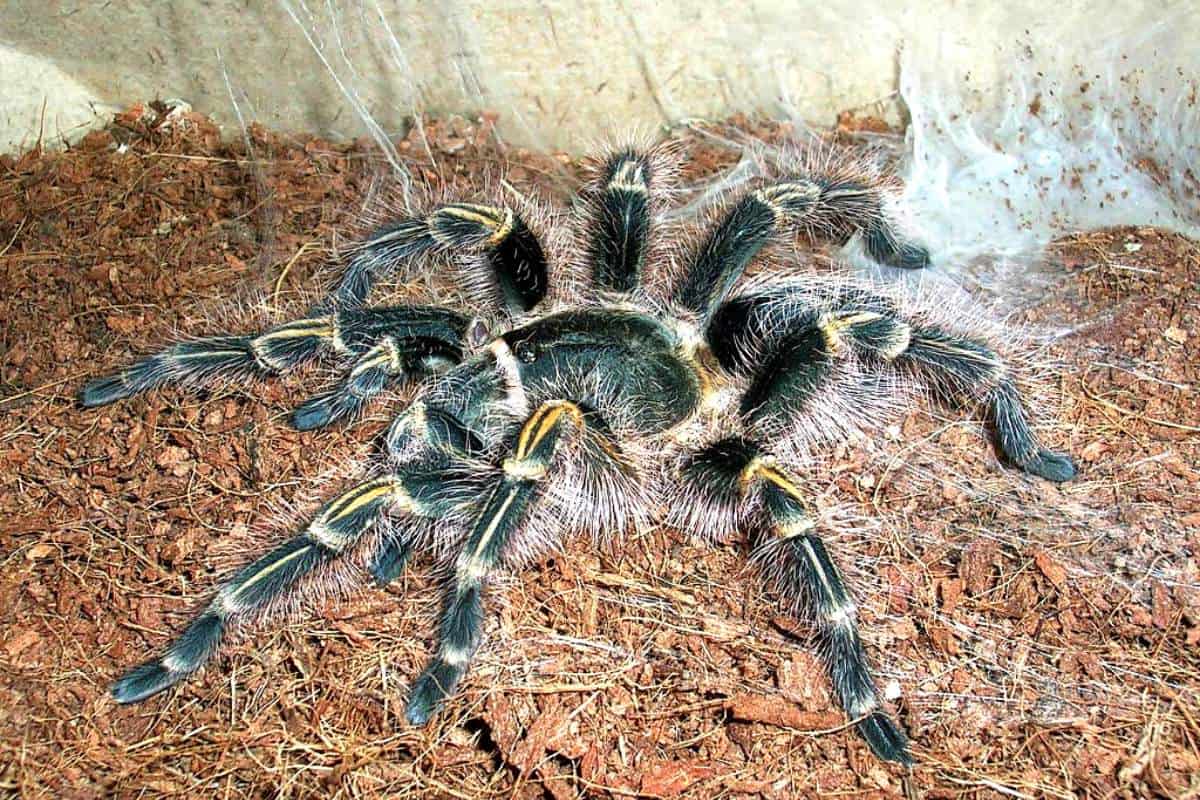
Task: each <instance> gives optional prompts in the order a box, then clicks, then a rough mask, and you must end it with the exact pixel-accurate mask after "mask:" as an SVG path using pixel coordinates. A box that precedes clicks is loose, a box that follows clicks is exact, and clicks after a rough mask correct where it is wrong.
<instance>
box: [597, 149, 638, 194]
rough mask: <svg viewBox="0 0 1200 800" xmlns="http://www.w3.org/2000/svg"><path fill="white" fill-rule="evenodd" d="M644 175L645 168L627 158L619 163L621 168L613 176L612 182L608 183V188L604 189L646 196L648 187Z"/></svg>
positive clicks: (634, 160)
mask: <svg viewBox="0 0 1200 800" xmlns="http://www.w3.org/2000/svg"><path fill="white" fill-rule="evenodd" d="M645 173H646V171H645V168H644V167H643V166H642V164H641V162H639V161H637V160H636V159H633V158H627V159H625V160H623V161H622V162H621V166H620V167H619V168H618V169H617V171H616V173H614V174H613V176H612V180H610V181H609V182H608V186H607V187H605V188H608V189H616V190H618V191H624V192H635V193H637V194H646V190H647V188H648V187H647V184H646V174H645Z"/></svg>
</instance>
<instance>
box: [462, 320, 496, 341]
mask: <svg viewBox="0 0 1200 800" xmlns="http://www.w3.org/2000/svg"><path fill="white" fill-rule="evenodd" d="M491 337H492V331H491V329H490V328H488V324H487V323H486V322H484V321H483V320H482V319H480V318H479V317H476V318H475V319H473V320H471V325H470V327H469V328H467V344H468V345H470V346H471V347H482V346H483V345H485V344H487V341H488V339H490V338H491Z"/></svg>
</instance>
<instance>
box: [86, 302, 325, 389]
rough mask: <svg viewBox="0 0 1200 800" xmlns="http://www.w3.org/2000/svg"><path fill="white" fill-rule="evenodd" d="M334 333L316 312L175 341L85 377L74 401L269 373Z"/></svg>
mask: <svg viewBox="0 0 1200 800" xmlns="http://www.w3.org/2000/svg"><path fill="white" fill-rule="evenodd" d="M337 336H338V329H337V321H336V318H335V317H333V316H322V317H309V318H307V319H301V320H296V321H295V322H288V323H285V324H283V325H279V326H276V327H274V328H271V329H270V330H268V331H266V332H265V333H262V334H259V335H258V336H210V337H207V338H203V339H196V340H193V341H190V342H180V343H179V344H176V345H173V346H171V347H169V348H167V349H166V350H164V351H162V352H161V353H156V354H155V355H152V356H149V357H148V358H144V359H142V360H141V361H138V362H137V363H135V364H134V365H132V366H130V367H127V368H125V369H123V370H121V371H120V372H118V373H117V374H115V375H109V376H106V377H103V378H97V379H95V380H92V381H89V382H88V383H87V384H86V385H85V386H84V387H83V390H82V391H81V392H80V393H79V402H80V403H81V404H82V405H83V406H84V407H86V408H95V407H96V406H103V405H107V404H109V403H112V402H115V401H117V400H123V399H125V398H127V397H132V396H133V395H135V394H139V393H141V392H145V391H148V390H150V389H155V388H158V387H160V386H166V385H168V384H178V385H189V384H190V385H205V384H211V383H214V382H217V381H222V380H237V379H245V378H251V377H254V378H257V377H262V376H266V375H274V374H277V373H280V372H285V371H287V370H291V369H294V368H295V367H298V366H300V365H301V364H304V363H306V362H308V361H311V360H313V359H314V358H316V357H317V355H318V353H319V352H320V350H321V348H322V347H323V346H329V345H332V346H336V345H337V341H338V340H337Z"/></svg>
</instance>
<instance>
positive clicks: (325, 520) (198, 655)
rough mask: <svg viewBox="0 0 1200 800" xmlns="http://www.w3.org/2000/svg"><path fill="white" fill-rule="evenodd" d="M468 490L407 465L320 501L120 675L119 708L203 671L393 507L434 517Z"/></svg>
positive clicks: (385, 561) (398, 553) (396, 551)
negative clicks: (239, 630) (157, 652)
mask: <svg viewBox="0 0 1200 800" xmlns="http://www.w3.org/2000/svg"><path fill="white" fill-rule="evenodd" d="M474 491H475V487H474V486H466V485H465V484H462V483H458V484H456V483H455V482H453V481H448V480H447V475H446V473H445V469H444V465H439V464H433V465H426V466H421V467H418V466H413V467H410V468H407V469H406V470H405V471H402V472H397V473H395V474H390V475H384V476H381V477H378V478H374V479H372V480H369V481H367V482H365V483H362V484H359V485H358V486H355V487H354V488H352V489H350V490H349V491H346V492H343V493H342V494H341V495H339V496H338V497H336V498H334V499H333V500H331V501H329V502H328V503H326V504H325V505H324V506H323V507H322V508H321V510H320V511H319V512H318V513H317V515H316V517H314V518H313V520H312V522H310V523H309V524H308V527H306V528H305V529H304V530H303V531H302V532H301V533H300V534H298V535H296V536H294V537H292V538H291V539H289V540H288V541H286V542H284V543H283V544H281V545H280V546H278V547H276V548H275V549H274V550H272V551H271V552H270V553H268V554H266V555H265V556H262V557H261V558H259V559H258V560H257V561H254V562H252V563H250V564H248V565H247V566H245V567H243V568H242V569H241V570H239V571H238V572H237V573H236V574H235V575H234V576H233V578H232V579H230V580H229V581H228V582H226V583H225V584H224V585H222V586H221V588H220V589H219V590H218V591H217V594H216V596H215V597H214V598H213V600H212V602H210V603H209V604H208V606H207V607H206V608H205V609H204V611H202V612H201V613H200V615H199V616H197V617H196V618H195V619H193V620H192V621H191V623H190V624H188V626H187V627H186V628H185V629H184V631H183V633H182V634H180V635H179V638H177V639H176V640H175V642H174V643H173V644H171V646H170V647H168V648H167V650H166V652H165V653H163V654H162V655H161V656H160V657H158V658H155V659H153V660H151V661H147V662H146V663H144V664H142V665H141V666H138V667H135V668H133V669H131V670H130V671H129V672H127V673H125V675H124V676H122V677H121V678H120V679H119V680H118V681H117V682H116V683H114V684H113V686H112V694H113V697H114V698H115V699H116V700H117V702H119V703H134V702H138V701H140V700H144V699H145V698H147V697H149V696H151V695H153V694H156V693H158V692H160V691H162V690H163V689H166V688H168V687H170V686H172V685H174V684H175V683H178V682H179V681H181V680H183V679H184V678H186V677H187V676H188V675H190V674H192V673H193V672H195V671H196V670H198V669H199V668H200V667H201V666H203V665H204V663H205V662H206V661H208V659H209V658H211V657H212V656H213V655H214V654H215V653H216V652H217V650H218V648H219V647H220V645H221V641H222V639H223V638H224V636H225V634H226V633H227V631H228V630H229V629H230V627H231V626H233V625H235V624H236V623H238V622H239V621H240V620H244V619H247V618H252V617H253V616H254V615H255V614H256V613H258V612H261V611H263V610H264V609H267V608H270V607H271V606H272V605H273V604H276V603H280V602H285V601H286V599H287V598H288V597H289V596H290V594H291V593H292V592H294V591H295V590H296V588H297V584H298V583H299V582H300V581H301V580H303V579H304V578H305V577H307V576H309V575H311V574H312V573H313V572H315V571H316V570H317V569H318V568H319V567H321V566H322V565H324V564H327V563H329V562H331V561H333V560H335V559H338V558H341V557H343V556H345V555H346V554H348V553H349V552H350V551H351V550H352V549H353V548H354V547H355V545H356V544H357V543H358V542H359V541H360V540H361V538H362V537H363V535H364V534H365V533H366V532H367V531H369V530H370V529H371V528H372V526H373V525H374V524H375V523H376V521H377V520H378V519H379V517H380V516H381V515H382V514H383V513H384V512H385V511H387V510H388V509H389V508H390V509H397V510H400V511H403V512H406V513H408V514H412V515H415V516H417V517H425V518H438V517H442V516H445V515H446V514H448V513H450V511H451V509H452V508H453V507H454V505H455V504H456V503H463V502H466V501H467V499H468V498H469V497H470V495H471V494H472V493H473V492H474ZM406 552H407V544H406V543H397V542H391V543H390V544H389V545H388V546H387V547H385V548H384V549H383V550H381V553H383V556H382V558H381V557H380V556H377V557H376V559H375V562H374V563H373V564H372V572H374V573H375V575H376V579H377V580H378V581H380V582H381V583H383V582H386V580H390V578H392V577H395V574H396V572H398V571H399V568H398V566H397V565H398V564H399V565H401V566H402V564H403V561H404V558H405V555H406Z"/></svg>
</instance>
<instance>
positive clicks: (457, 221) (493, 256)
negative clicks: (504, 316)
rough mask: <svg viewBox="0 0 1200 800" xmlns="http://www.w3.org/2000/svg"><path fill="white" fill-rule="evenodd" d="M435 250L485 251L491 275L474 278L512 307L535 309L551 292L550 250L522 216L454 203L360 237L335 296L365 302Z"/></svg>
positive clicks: (485, 264) (356, 303)
mask: <svg viewBox="0 0 1200 800" xmlns="http://www.w3.org/2000/svg"><path fill="white" fill-rule="evenodd" d="M433 250H443V251H451V250H453V251H462V252H472V251H481V252H482V253H483V264H482V266H483V268H484V269H485V270H486V271H487V272H488V274H487V275H479V276H474V278H475V280H476V281H481V282H483V283H486V284H488V286H487V287H485V288H489V289H492V290H493V291H494V293H495V294H497V295H498V298H497V299H498V300H499V302H500V303H501V305H502V306H504V307H506V308H507V309H508V310H509V311H510V312H513V313H520V312H524V311H529V310H530V309H532V308H533V307H534V306H536V305H537V304H538V303H539V302H541V300H542V298H543V297H545V295H546V290H547V286H548V280H547V261H546V255H545V253H544V252H543V251H542V246H541V244H540V243H539V242H538V239H537V237H536V236H535V235H534V234H533V232H532V231H531V230H530V229H529V227H528V226H527V225H526V224H525V221H524V220H523V219H521V217H520V216H518V215H517V214H516V213H515V212H514V211H513V210H512V209H509V208H498V207H494V206H485V205H478V204H475V203H451V204H449V205H445V206H441V207H440V208H437V209H435V210H434V211H433V212H432V213H431V214H429V215H428V216H426V217H424V218H420V219H404V220H399V221H396V222H390V223H388V224H386V225H383V226H380V227H379V228H376V229H375V230H374V231H372V232H371V233H370V234H369V235H368V236H367V237H366V238H365V239H363V240H362V241H360V242H358V243H357V244H356V245H355V246H354V247H353V249H352V250H351V254H350V259H349V262H348V264H347V266H346V271H345V272H344V273H343V275H342V279H341V282H340V283H339V284H338V286H337V288H336V289H335V290H334V299H335V300H336V301H337V303H338V304H339V305H341V306H344V307H357V306H361V305H362V304H363V303H365V302H366V299H367V296H368V295H369V294H370V292H371V286H372V285H373V284H374V282H375V281H376V280H377V279H380V278H387V277H388V276H390V275H391V274H393V273H394V272H395V271H396V268H397V267H398V266H399V265H400V264H401V263H403V262H404V261H407V260H408V259H410V258H412V257H414V256H416V255H419V254H420V253H423V252H428V251H433ZM477 288H478V287H477Z"/></svg>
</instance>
